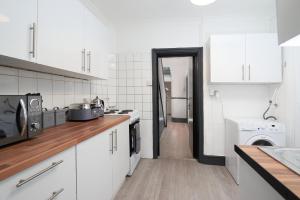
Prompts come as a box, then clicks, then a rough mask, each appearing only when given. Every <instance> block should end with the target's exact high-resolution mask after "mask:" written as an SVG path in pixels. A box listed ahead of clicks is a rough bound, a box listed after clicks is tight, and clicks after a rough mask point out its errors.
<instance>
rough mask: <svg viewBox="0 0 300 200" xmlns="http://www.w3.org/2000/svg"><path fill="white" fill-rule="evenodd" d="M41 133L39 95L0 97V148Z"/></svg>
mask: <svg viewBox="0 0 300 200" xmlns="http://www.w3.org/2000/svg"><path fill="white" fill-rule="evenodd" d="M41 131H42V97H41V95H40V94H27V95H0V147H1V146H4V145H7V144H11V143H14V142H18V141H22V140H26V139H29V138H32V137H34V136H36V135H38V134H39V133H41Z"/></svg>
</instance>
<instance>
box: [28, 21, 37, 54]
mask: <svg viewBox="0 0 300 200" xmlns="http://www.w3.org/2000/svg"><path fill="white" fill-rule="evenodd" d="M29 29H30V31H31V34H32V47H31V48H32V49H31V51H29V53H30V54H31V55H32V58H35V50H36V23H33V24H32V25H31V26H30V28H29Z"/></svg>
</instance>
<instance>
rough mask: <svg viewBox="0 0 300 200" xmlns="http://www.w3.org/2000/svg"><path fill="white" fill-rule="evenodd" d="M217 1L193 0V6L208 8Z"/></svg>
mask: <svg viewBox="0 0 300 200" xmlns="http://www.w3.org/2000/svg"><path fill="white" fill-rule="evenodd" d="M215 1H216V0H191V2H192V4H195V5H197V6H206V5H209V4H212V3H214V2H215Z"/></svg>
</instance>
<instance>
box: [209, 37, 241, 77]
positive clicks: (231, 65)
mask: <svg viewBox="0 0 300 200" xmlns="http://www.w3.org/2000/svg"><path fill="white" fill-rule="evenodd" d="M210 66H211V68H210V70H211V72H210V73H211V77H210V81H211V82H213V83H218V82H219V83H235V82H243V81H244V80H245V73H244V72H245V36H244V35H215V36H211V41H210Z"/></svg>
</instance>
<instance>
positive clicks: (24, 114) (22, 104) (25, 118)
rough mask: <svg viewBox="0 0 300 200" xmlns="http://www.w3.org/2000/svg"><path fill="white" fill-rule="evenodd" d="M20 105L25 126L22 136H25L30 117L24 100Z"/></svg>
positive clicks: (21, 100)
mask: <svg viewBox="0 0 300 200" xmlns="http://www.w3.org/2000/svg"><path fill="white" fill-rule="evenodd" d="M20 105H21V108H22V110H23V121H22V124H23V126H22V129H21V136H24V135H25V133H26V129H27V121H28V116H27V110H26V106H25V103H24V100H23V99H20Z"/></svg>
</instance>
